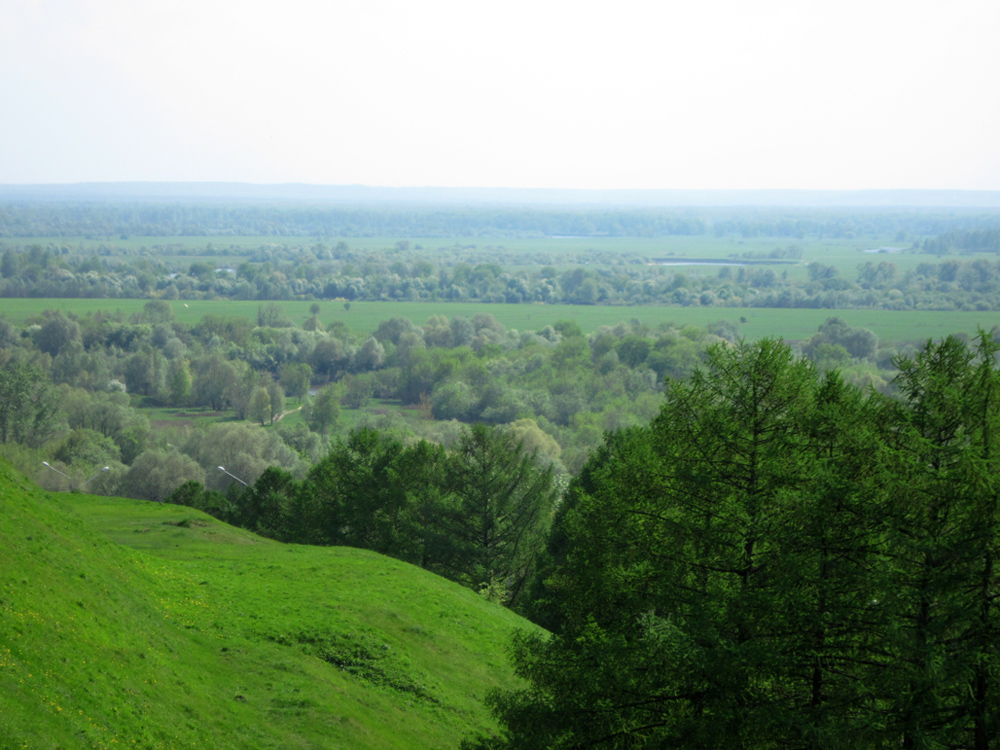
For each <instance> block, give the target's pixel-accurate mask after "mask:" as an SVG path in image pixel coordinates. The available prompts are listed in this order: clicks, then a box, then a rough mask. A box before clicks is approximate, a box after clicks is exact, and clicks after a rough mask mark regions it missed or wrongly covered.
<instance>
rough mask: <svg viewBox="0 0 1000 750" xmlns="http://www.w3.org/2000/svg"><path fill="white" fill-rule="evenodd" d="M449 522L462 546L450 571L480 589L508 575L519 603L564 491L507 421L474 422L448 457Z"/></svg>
mask: <svg viewBox="0 0 1000 750" xmlns="http://www.w3.org/2000/svg"><path fill="white" fill-rule="evenodd" d="M446 482H447V485H446V486H447V489H448V492H449V495H450V498H449V499H448V501H447V504H446V505H445V507H444V509H443V517H442V521H441V523H442V527H443V530H444V533H445V535H446V536H447V537H448V538H449V539H451V540H452V542H453V544H454V545H455V553H454V556H453V557H451V559H448V560H446V561H444V566H445V568H446V569H447V570H448V571H449V577H451V578H454V579H456V580H460V581H463V582H466V583H467V584H468V585H470V586H472V587H474V588H477V589H478V588H479V587H481V586H483V585H486V586H490V585H492V584H494V582H495V581H500V582H501V583H502V585H503V587H504V588H505V589H506V591H507V593H508V596H507V601H508V602H509V603H511V604H517V603H518V602H519V597H520V595H521V592H522V590H523V588H524V585H525V583H526V581H527V579H528V577H529V576H530V575H531V573H532V571H533V569H534V563H535V558H536V556H537V554H538V552H539V551H540V549H541V547H542V544H543V540H544V535H545V532H546V530H547V528H548V524H549V520H550V516H551V513H552V510H553V508H554V506H555V501H556V498H557V492H556V489H555V486H554V484H553V470H552V468H551V466H549V467H547V468H543V467H542V466H541V465H540V463H539V461H538V460H537V458H536V456H535V454H533V453H527V452H525V451H524V448H523V443H522V442H520V441H519V440H518V439H517V438H516V437H515V435H514V434H512V433H511V432H510V431H508V430H507V429H505V428H501V427H488V426H486V425H482V424H477V425H473V426H472V427H471V428H470V429H469V430H467V431H466V432H465V433H464V434H463V435H462V437H461V439H460V441H459V443H458V445H457V446H456V448H455V450H454V452H453V453H452V455H451V456H450V457H449V460H448V463H447V478H446Z"/></svg>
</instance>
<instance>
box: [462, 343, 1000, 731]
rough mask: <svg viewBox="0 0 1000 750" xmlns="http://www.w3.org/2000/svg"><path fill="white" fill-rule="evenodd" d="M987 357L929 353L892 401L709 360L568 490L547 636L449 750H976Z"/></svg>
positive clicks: (547, 586)
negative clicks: (474, 728)
mask: <svg viewBox="0 0 1000 750" xmlns="http://www.w3.org/2000/svg"><path fill="white" fill-rule="evenodd" d="M996 349H997V347H996V345H995V344H994V343H993V341H992V339H990V338H989V337H988V336H986V335H985V334H983V335H981V337H980V344H979V347H978V349H976V350H970V349H968V348H967V347H966V346H965V345H964V344H962V343H961V342H960V341H957V340H955V339H948V340H946V341H944V342H942V343H940V344H928V345H927V346H926V347H924V349H923V350H922V351H921V352H920V353H919V355H918V356H916V357H915V358H914V359H912V360H901V361H900V362H899V366H900V369H901V375H900V377H899V379H898V383H897V385H898V387H899V390H900V394H901V397H900V398H899V399H897V400H890V399H887V398H885V397H882V396H880V395H877V394H869V393H862V392H860V391H858V390H857V389H856V388H853V387H851V386H848V385H846V384H845V383H844V382H843V381H842V379H841V378H840V377H839V376H838V375H837V374H836V372H831V373H828V374H827V375H826V376H824V377H822V378H821V377H820V376H819V375H818V374H817V373H816V371H815V370H813V369H812V368H810V367H809V366H807V365H806V364H805V363H803V362H801V361H796V360H795V359H794V358H793V357H792V356H791V352H790V350H789V349H788V348H787V347H785V346H784V345H782V344H778V343H775V342H772V341H763V342H760V343H758V344H754V345H740V346H737V347H717V348H715V349H713V350H712V352H711V354H710V356H709V359H708V361H707V363H706V365H705V367H704V368H703V369H702V370H701V371H699V372H698V373H697V374H696V375H695V376H694V377H692V378H691V379H690V381H689V382H687V383H684V384H676V385H674V386H673V387H672V388H671V389H670V391H669V392H668V394H667V397H666V400H665V403H664V405H663V408H662V410H661V413H660V416H659V417H658V418H657V419H656V420H654V422H653V423H652V424H651V425H650V426H649V427H648V428H635V429H632V430H629V431H625V432H621V433H618V434H613V435H610V436H609V437H608V439H607V442H606V444H605V446H604V447H603V448H602V449H601V450H600V451H598V452H597V453H595V454H594V455H593V456H592V458H591V459H590V460H589V461H588V463H587V465H586V466H585V467H584V470H583V471H582V472H581V474H580V476H579V477H578V478H577V479H576V480H574V482H573V483H572V485H571V488H570V490H569V492H568V495H567V497H566V500H565V502H564V503H563V505H562V507H561V508H560V511H559V513H558V515H557V517H556V521H555V524H554V528H553V532H552V534H551V536H550V539H549V546H548V551H547V555H546V558H545V562H544V563H543V564H542V565H541V568H540V574H539V576H538V579H537V581H536V583H535V584H534V586H533V587H532V589H531V591H532V603H531V605H530V606H531V607H532V608H533V614H534V615H535V616H536V618H537V619H538V620H539V621H540V622H542V623H543V624H545V625H546V626H547V627H549V628H550V629H551V630H552V632H553V635H552V636H551V637H550V638H540V637H522V638H520V639H519V640H518V641H517V642H516V645H515V651H514V661H515V667H516V669H517V671H518V672H519V674H520V675H521V676H522V677H524V678H525V679H526V680H527V682H528V686H527V687H526V688H524V689H521V690H515V691H510V692H505V693H499V694H496V695H494V696H492V698H491V699H490V700H491V702H492V705H493V707H494V710H495V712H496V715H497V717H498V718H499V720H500V722H501V725H502V726H503V733H502V734H501V735H500V736H499V737H494V738H484V739H481V740H478V741H471V740H470V741H469V742H468V743H467V744H468V746H469V747H492V748H508V747H517V748H571V747H572V748H647V747H648V748H652V747H664V746H676V747H699V748H701V747H704V748H720V749H721V748H732V747H744V748H786V747H795V748H883V747H884V748H888V747H907V748H942V749H943V748H975V749H976V750H985V748H988V747H995V746H996V743H997V741H998V739H1000V735H998V731H1000V728H998V725H997V721H996V719H995V714H996V711H995V709H994V708H993V707H995V706H996V705H997V702H998V700H1000V698H998V685H997V677H996V675H997V673H998V669H997V667H998V666H1000V663H998V654H997V646H996V644H997V637H996V636H997V633H996V628H997V624H998V620H997V613H996V611H995V603H994V597H995V595H996V591H997V590H998V584H1000V581H998V580H997V576H996V573H995V570H994V568H995V562H994V560H995V556H996V552H997V548H996V545H997V542H998V535H997V533H996V512H997V506H996V480H995V479H994V477H995V476H996V472H997V469H998V468H1000V467H998V466H997V455H996V445H995V440H996V437H995V435H996V420H997V418H998V417H1000V409H998V407H997V390H996V389H997V369H996Z"/></svg>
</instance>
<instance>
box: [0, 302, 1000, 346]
mask: <svg viewBox="0 0 1000 750" xmlns="http://www.w3.org/2000/svg"><path fill="white" fill-rule="evenodd" d="M147 302H148V300H104V299H94V300H90V299H5V300H2V301H0V314H2V315H3V316H5V317H6V318H7V319H8V320H10V321H11V322H13V323H15V324H16V325H22V324H23V323H24V322H25V321H26V320H27V319H28V318H30V317H32V316H35V315H39V314H41V313H42V311H44V310H61V311H63V312H66V313H69V312H72V313H76V314H78V315H86V314H88V313H92V312H96V311H97V310H112V311H113V310H121V311H122V312H124V313H125V314H126V315H131V314H132V313H135V312H138V311H140V310H142V308H143V306H144V305H145V304H146V303H147ZM262 304H269V303H262V302H245V301H233V300H188V301H186V302H184V301H179V300H178V301H174V302H171V303H170V305H171V307H172V308H173V310H174V315H175V316H176V317H177V319H178V320H179V321H180V322H182V323H185V324H186V325H194V324H196V323H197V322H198V321H200V320H201V319H202V317H204V316H205V315H207V314H210V313H211V314H216V315H239V316H243V317H246V318H249V319H250V320H252V321H256V319H257V309H258V307H259V306H260V305H262ZM276 304H277V305H279V306H280V307H281V308H282V309H283V310H284V311H285V313H286V314H287V315H288V316H289V317H290V318H291V319H292V320H293V321H294V322H296V323H297V324H301V323H302V322H303V321H305V320H306V318H308V317H309V307H310V305H312V304H314V303H313V302H310V301H294V302H278V303H276ZM320 308H321V311H320V316H319V317H320V320H321V321H323V323H324V324H327V325H329V324H330V323H332V322H334V321H342V322H343V323H345V324H346V325H347V326H348V327H349V328H350V329H351V330H353V331H356V332H359V333H370V332H372V331H374V330H375V328H376V327H377V326H378V324H379V323H380V322H382V321H383V320H387V319H389V318H391V317H394V316H400V317H404V318H408V319H410V320H412V321H413V322H414V323H417V324H418V325H422V324H423V323H425V322H426V321H427V319H428V318H429V317H431V316H432V315H444V316H446V317H448V318H449V319H450V318H452V317H455V316H465V317H469V318H471V317H472V316H474V315H476V314H477V313H488V314H490V315H493V316H494V317H495V318H496V319H497V320H499V321H500V322H501V323H502V324H503V325H504V326H506V327H507V328H514V329H517V330H519V331H523V330H531V331H535V330H539V329H541V328H543V327H545V326H546V325H548V324H550V323H554V322H555V321H558V320H574V321H576V322H577V323H578V324H579V325H580V327H581V328H582V329H583V330H584V331H585V332H588V333H589V332H592V331H595V330H597V329H598V328H599V327H601V326H602V325H615V324H617V323H619V322H622V321H625V322H628V321H631V320H638V321H639V322H641V323H645V324H647V325H650V326H657V325H660V324H661V323H675V324H678V325H697V326H703V325H706V324H708V323H713V322H716V321H719V320H729V321H733V322H735V323H740V319H741V318H746V322H745V323H740V332H741V333H742V335H743V336H744V337H745V338H747V339H748V340H751V341H752V340H756V339H760V338H763V337H766V336H774V337H781V338H784V339H786V340H788V341H798V340H801V339H805V338H808V337H809V336H811V335H812V334H814V333H815V332H816V329H817V328H818V326H819V325H820V323H822V322H823V321H824V320H826V319H827V318H829V317H832V316H835V315H836V316H840V317H841V318H843V319H844V320H846V321H847V322H848V323H850V324H851V325H853V326H864V327H865V328H870V329H871V330H873V331H874V332H875V334H876V335H877V336H878V337H879V339H880V340H881V341H883V342H891V341H912V340H924V339H928V338H940V337H943V336H947V335H948V334H951V333H966V334H969V335H974V334H975V332H976V330H977V327H979V326H982V327H984V328H986V329H990V328H992V327H993V326H994V325H998V324H1000V313H997V312H965V311H943V312H937V311H926V310H902V311H896V310H814V309H775V308H733V307H665V306H653V305H650V306H636V307H609V306H600V305H527V304H525V305H493V304H482V303H467V302H352V303H351V308H350V310H345V309H344V305H343V303H341V302H335V301H327V302H321V303H320Z"/></svg>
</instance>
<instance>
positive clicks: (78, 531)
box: [0, 463, 531, 750]
mask: <svg viewBox="0 0 1000 750" xmlns="http://www.w3.org/2000/svg"><path fill="white" fill-rule="evenodd" d="M519 627H524V628H526V627H531V626H530V625H529V624H528V623H526V622H525V621H523V620H521V619H520V618H518V617H516V616H514V615H512V614H511V613H509V612H508V611H506V610H503V609H502V608H500V607H498V606H496V605H493V604H490V603H488V602H487V601H485V600H484V599H482V598H481V597H479V596H477V595H476V594H474V593H472V592H470V591H467V590H465V589H463V588H461V587H459V586H456V585H455V584H452V583H449V582H447V581H445V580H443V579H440V578H438V577H436V576H433V575H430V574H428V573H427V572H425V571H422V570H420V569H418V568H414V567H412V566H409V565H406V564H403V563H400V562H397V561H395V560H390V559H388V558H383V557H381V556H379V555H375V554H372V553H368V552H364V551H359V550H352V549H344V548H329V549H324V548H309V547H301V546H289V545H282V544H278V543H276V542H270V541H265V540H262V539H260V538H258V537H255V536H253V535H251V534H248V533H245V532H243V531H241V530H238V529H234V528H232V527H229V526H226V525H225V524H221V523H219V522H218V521H216V520H214V519H212V518H210V517H208V516H205V515H203V514H200V513H198V512H197V511H193V510H191V509H190V508H184V507H180V506H171V505H156V504H150V503H144V502H141V501H133V500H123V499H115V498H101V497H92V496H88V495H49V494H47V493H45V492H43V491H41V490H40V489H38V488H37V487H35V486H33V485H31V484H30V483H28V482H27V480H25V479H24V478H23V477H21V476H19V475H17V474H15V473H14V472H12V471H11V470H10V468H9V466H8V465H6V464H4V463H0V749H2V750H8V749H9V750H13V748H25V747H26V748H67V749H68V748H123V747H129V748H131V747H136V748H151V749H152V748H194V747H198V748H204V747H211V748H241V749H243V748H282V749H286V748H437V747H455V746H457V744H458V739H459V738H460V737H461V736H462V735H463V734H465V733H466V732H468V731H470V730H471V731H475V730H480V729H485V728H489V727H491V726H492V722H491V719H490V718H489V716H488V715H487V714H486V712H485V711H484V710H483V708H482V706H481V703H480V699H481V698H482V697H483V695H484V694H485V692H486V691H487V690H489V689H490V688H491V687H495V686H501V685H509V684H511V682H512V680H513V677H512V675H511V672H510V669H509V667H508V666H507V664H506V659H505V656H504V649H505V644H506V643H507V641H508V639H509V636H510V633H511V632H512V631H513V630H514V629H515V628H519Z"/></svg>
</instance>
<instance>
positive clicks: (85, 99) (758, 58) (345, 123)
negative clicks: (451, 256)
mask: <svg viewBox="0 0 1000 750" xmlns="http://www.w3.org/2000/svg"><path fill="white" fill-rule="evenodd" d="M998 29H1000V2H997V0H969V1H965V0H951V1H950V2H945V1H944V0H934V1H933V2H923V1H921V0H905V1H904V0H863V1H855V0H837V1H836V2H834V1H833V0H696V1H694V0H683V2H678V1H676V0H657V1H647V2H634V1H632V0H616V1H615V2H613V3H612V2H610V1H609V0H605V1H604V2H600V3H597V2H588V1H587V0H575V1H573V2H564V1H563V0H552V1H549V2H547V1H546V0H530V1H528V2H522V1H521V0H506V1H505V2H491V3H485V2H472V1H470V0H461V1H460V2H450V1H439V0H420V1H419V2H414V1H413V0H409V1H407V2H399V1H397V0H359V1H355V0H280V1H278V0H263V1H261V0H239V1H238V2H230V1H228V0H166V1H161V0H0V184H38V183H75V182H105V181H185V182H186V181H193V182H216V181H218V182H251V183H288V182H295V183H312V184H329V185H352V184H361V185H372V186H399V187H402V186H451V187H521V188H589V189H621V188H628V189H645V188H656V189H671V188H672V189H827V190H841V189H844V190H855V189H899V188H910V189H964V190H998V189H1000V135H998V134H1000V44H998V43H997V31H998Z"/></svg>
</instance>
